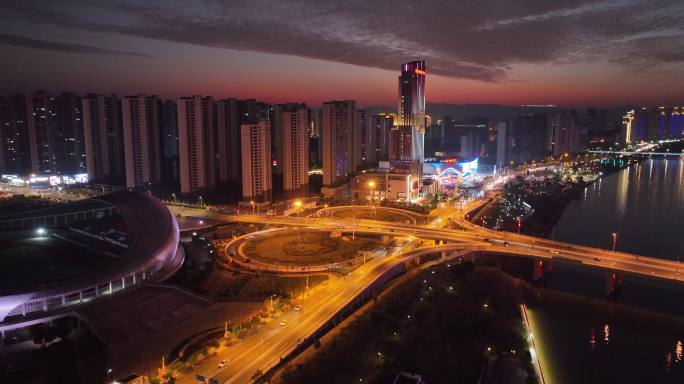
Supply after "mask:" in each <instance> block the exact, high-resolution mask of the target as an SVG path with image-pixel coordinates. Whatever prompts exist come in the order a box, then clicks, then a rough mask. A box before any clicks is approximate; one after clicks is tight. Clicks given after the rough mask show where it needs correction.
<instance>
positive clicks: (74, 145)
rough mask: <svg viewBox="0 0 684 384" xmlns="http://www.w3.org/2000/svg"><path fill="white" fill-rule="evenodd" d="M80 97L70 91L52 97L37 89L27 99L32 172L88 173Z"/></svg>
mask: <svg viewBox="0 0 684 384" xmlns="http://www.w3.org/2000/svg"><path fill="white" fill-rule="evenodd" d="M81 107H82V106H81V98H80V97H79V96H77V95H75V94H73V93H71V92H66V93H62V94H60V95H59V96H56V97H52V96H50V95H48V94H47V93H45V92H36V93H34V94H33V95H31V97H29V98H28V100H27V106H26V108H27V115H28V116H27V117H28V134H29V146H30V156H31V171H32V172H33V173H38V174H78V173H85V171H86V161H85V153H84V145H83V121H82V116H81Z"/></svg>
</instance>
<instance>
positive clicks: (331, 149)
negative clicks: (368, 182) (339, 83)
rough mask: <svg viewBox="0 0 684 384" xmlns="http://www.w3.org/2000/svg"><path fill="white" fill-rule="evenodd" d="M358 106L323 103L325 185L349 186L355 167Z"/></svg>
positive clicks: (348, 101) (343, 102)
mask: <svg viewBox="0 0 684 384" xmlns="http://www.w3.org/2000/svg"><path fill="white" fill-rule="evenodd" d="M355 112H356V102H355V101H353V100H345V101H329V102H325V103H323V106H322V108H321V114H322V117H321V120H322V127H323V132H322V136H323V185H324V186H335V185H338V184H340V183H343V182H346V181H347V179H348V176H349V174H350V173H352V172H353V171H354V168H353V165H354V162H353V160H352V159H353V148H352V145H353V132H354V130H355V129H354V125H355Z"/></svg>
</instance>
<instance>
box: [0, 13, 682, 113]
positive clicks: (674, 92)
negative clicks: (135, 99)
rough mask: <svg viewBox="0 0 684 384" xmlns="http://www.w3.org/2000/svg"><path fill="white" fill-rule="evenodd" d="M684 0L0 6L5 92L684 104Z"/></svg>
mask: <svg viewBox="0 0 684 384" xmlns="http://www.w3.org/2000/svg"><path fill="white" fill-rule="evenodd" d="M683 16H684V1H682V0H671V1H636V0H613V1H610V0H609V1H566V0H528V1H513V0H471V1H464V0H444V1H441V0H440V1H430V2H424V1H418V0H386V1H374V0H359V1H357V0H310V1H307V0H304V1H277V0H265V1H262V0H247V1H211V0H206V1H190V0H188V1H152V0H138V1H87V0H80V1H76V0H54V1H29V0H16V1H15V0H0V19H1V20H2V23H0V53H1V57H2V60H0V69H1V70H0V84H1V85H2V86H1V87H0V94H2V95H8V94H9V93H12V92H32V91H34V90H38V89H45V90H48V91H51V92H58V91H63V90H72V91H76V92H80V93H85V92H99V93H116V94H119V95H125V94H132V93H138V92H145V93H156V94H159V95H160V96H162V97H165V98H175V97H178V96H182V95H191V94H203V95H211V96H214V97H216V98H224V97H240V98H247V97H249V98H257V99H260V100H264V101H268V102H284V101H304V102H307V103H310V104H312V105H316V104H318V103H320V102H321V101H323V100H329V99H344V98H351V99H356V100H358V101H359V103H360V104H362V105H394V104H395V99H396V94H397V75H398V71H399V67H400V65H401V64H402V63H404V62H407V61H410V60H415V59H425V60H427V65H428V75H429V77H428V80H427V91H426V93H427V98H428V100H429V101H430V102H433V103H500V104H542V103H543V104H559V105H568V106H576V105H592V104H593V105H599V106H612V105H620V104H632V103H635V104H644V105H657V104H677V105H681V104H684V24H683V23H682V17H683Z"/></svg>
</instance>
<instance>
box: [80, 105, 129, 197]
mask: <svg viewBox="0 0 684 384" xmlns="http://www.w3.org/2000/svg"><path fill="white" fill-rule="evenodd" d="M82 103H83V138H84V143H85V157H86V168H87V169H88V179H90V180H94V181H96V182H102V183H107V184H123V183H124V175H125V166H124V164H125V163H124V146H123V125H122V122H121V101H120V100H119V99H118V98H117V97H116V96H113V95H112V96H103V95H96V94H89V95H87V96H86V97H84V98H83V100H82Z"/></svg>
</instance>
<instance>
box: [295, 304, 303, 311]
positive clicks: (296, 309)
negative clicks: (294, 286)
mask: <svg viewBox="0 0 684 384" xmlns="http://www.w3.org/2000/svg"><path fill="white" fill-rule="evenodd" d="M294 310H295V311H297V312H299V311H301V310H302V306H301V305H299V304H297V305H295V306H294Z"/></svg>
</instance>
